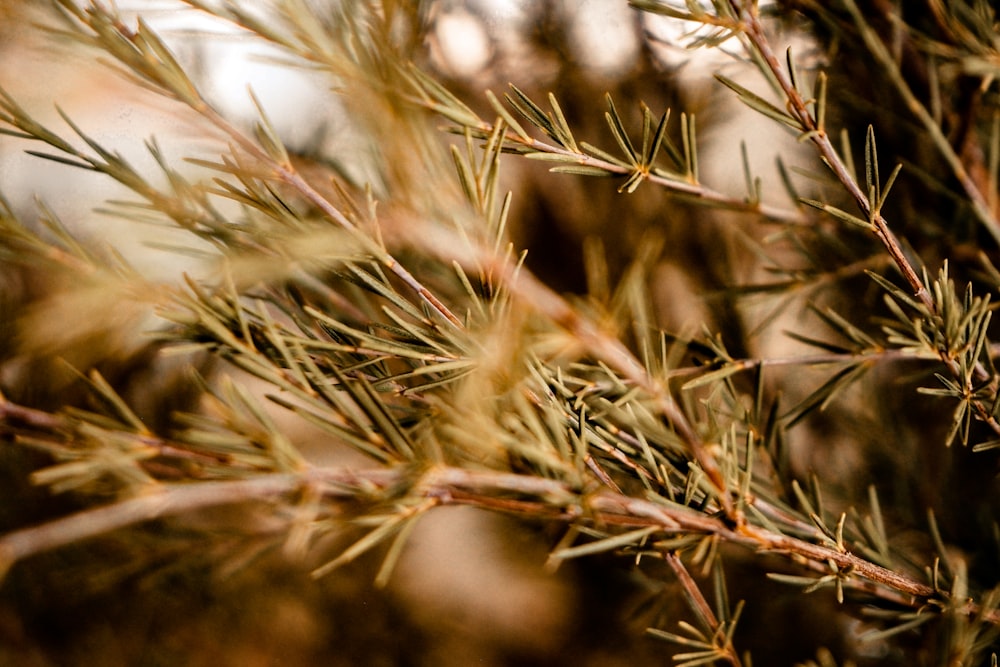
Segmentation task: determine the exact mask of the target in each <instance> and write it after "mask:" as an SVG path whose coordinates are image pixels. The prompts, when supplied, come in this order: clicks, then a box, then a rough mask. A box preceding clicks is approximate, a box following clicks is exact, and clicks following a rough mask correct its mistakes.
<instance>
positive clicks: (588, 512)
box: [0, 466, 1000, 624]
mask: <svg viewBox="0 0 1000 667" xmlns="http://www.w3.org/2000/svg"><path fill="white" fill-rule="evenodd" d="M415 474H416V471H414V470H413V469H412V468H411V467H409V466H396V467H392V468H375V469H369V470H357V469H353V468H338V467H331V468H315V467H314V468H309V469H307V470H304V471H302V472H297V473H273V474H265V475H261V476H258V477H252V478H249V479H243V480H236V481H212V482H197V483H180V484H171V485H167V484H161V485H157V486H155V487H153V488H150V489H148V490H147V492H146V493H144V494H143V495H140V496H136V497H133V498H129V499H126V500H122V501H119V502H116V503H113V504H111V505H105V506H101V507H97V508H93V509H87V510H84V511H82V512H78V513H76V514H72V515H69V516H66V517H63V518H60V519H56V520H53V521H50V522H48V523H44V524H41V525H38V526H32V527H28V528H24V529H21V530H16V531H13V532H10V533H7V534H6V535H4V536H2V537H0V561H2V562H0V564H2V565H3V566H4V571H6V569H7V568H9V567H10V566H12V565H13V564H14V563H16V562H18V561H20V560H23V559H26V558H29V557H31V556H34V555H37V554H40V553H44V552H46V551H51V550H54V549H58V548H61V547H64V546H67V545H69V544H73V543H76V542H79V541H81V540H85V539H89V538H95V537H99V536H101V535H105V534H108V533H110V532H112V531H115V530H119V529H122V528H126V527H129V526H135V525H139V524H142V523H144V522H147V521H151V520H154V519H159V518H164V517H170V516H178V515H182V514H185V513H188V512H193V511H196V510H200V509H205V508H209V507H215V506H219V505H227V504H238V503H246V502H252V501H258V500H266V499H271V498H279V497H282V496H287V495H289V494H292V493H295V492H296V491H297V490H299V489H301V488H303V487H306V486H309V487H310V488H313V489H315V490H317V491H318V492H319V493H321V494H323V495H324V496H326V497H327V498H330V499H337V498H345V499H347V498H369V499H371V500H373V501H377V500H378V498H379V497H380V495H381V494H382V492H384V491H385V490H386V489H389V488H395V487H397V486H398V485H399V484H400V483H401V482H403V481H404V480H406V479H411V478H413V477H414V475H415ZM410 488H411V493H412V494H414V495H416V496H418V497H420V498H423V499H431V498H433V499H435V501H436V503H437V504H439V505H449V504H452V505H473V506H477V507H482V508H487V509H492V510H497V511H503V512H507V513H513V514H517V515H521V516H526V517H536V518H537V517H546V518H549V519H554V520H559V521H568V522H580V521H584V522H588V523H591V524H593V525H596V526H622V527H633V528H641V527H651V526H652V527H658V528H660V529H661V530H662V531H663V532H664V533H666V534H692V533H694V534H704V535H715V536H717V537H718V538H720V539H722V540H725V541H728V542H731V543H733V544H738V545H742V546H744V547H749V548H751V549H754V550H755V551H758V552H760V551H766V552H771V553H775V554H780V555H784V556H785V557H786V558H789V559H790V560H792V561H793V562H798V563H802V562H812V563H816V564H820V565H822V566H823V567H826V566H827V564H830V563H832V564H834V565H836V566H837V567H838V568H839V570H840V571H841V572H845V573H849V574H848V575H847V576H848V577H850V578H856V579H859V581H858V582H857V585H855V586H853V587H854V588H858V589H861V590H864V591H865V592H866V593H868V594H871V595H875V596H879V597H885V598H886V599H887V600H889V601H891V602H893V603H894V604H905V605H906V606H909V607H911V608H921V607H923V606H925V605H926V604H927V603H928V602H930V601H934V600H939V601H941V602H944V601H945V600H946V594H945V593H943V592H941V591H937V590H935V589H934V588H933V587H931V586H929V585H927V584H924V583H922V582H920V581H917V580H915V579H912V578H910V577H908V576H906V575H903V574H900V573H898V572H895V571H893V570H890V569H887V568H885V567H882V566H880V565H877V564H875V563H872V562H871V561H868V560H866V559H864V558H861V557H860V556H857V555H855V554H853V553H851V552H850V551H847V550H846V549H838V548H835V547H832V546H826V545H823V544H816V543H813V542H809V541H807V540H803V539H799V538H795V537H790V536H788V535H783V534H780V533H775V532H772V531H769V530H766V529H763V528H758V527H755V526H751V525H748V524H743V525H741V526H738V527H736V528H733V527H732V526H731V525H730V524H729V523H727V522H726V521H725V520H723V519H722V518H716V517H711V516H707V515H705V514H704V513H702V512H699V511H696V510H693V509H690V508H687V507H683V506H679V505H672V504H669V505H668V504H660V503H655V502H652V501H649V500H643V499H640V498H634V497H630V496H627V495H623V494H620V493H616V492H613V491H609V490H602V491H597V492H595V493H589V494H588V493H586V492H584V491H580V490H576V489H573V488H572V487H570V486H568V485H567V484H565V483H563V482H561V481H559V480H555V479H547V478H541V477H537V476H532V475H518V474H513V473H499V472H489V471H471V470H465V469H460V468H454V467H443V466H442V467H434V468H430V469H428V470H427V471H425V472H424V474H423V475H420V476H418V477H417V482H416V483H415V484H413V485H412V486H411V487H410ZM864 580H866V581H868V582H871V585H865V584H863V583H862V581H864ZM851 581H852V580H851V579H848V582H851ZM959 602H961V604H960V610H961V611H963V612H967V613H970V614H971V613H978V612H979V611H980V609H979V607H978V606H977V605H975V604H974V603H972V602H962V601H959ZM985 620H986V621H987V622H989V623H992V624H1000V612H997V611H991V612H988V613H987V614H986V618H985Z"/></svg>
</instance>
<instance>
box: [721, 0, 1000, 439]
mask: <svg viewBox="0 0 1000 667" xmlns="http://www.w3.org/2000/svg"><path fill="white" fill-rule="evenodd" d="M729 3H730V6H731V7H732V8H733V9H734V11H736V12H737V13H738V14H739V15H740V16H741V21H742V29H743V34H744V35H746V37H747V39H748V40H749V42H750V44H751V46H752V47H753V48H754V49H755V50H756V51H757V53H758V54H759V55H760V57H761V58H762V59H763V61H764V62H765V63H766V64H767V67H768V70H769V71H770V72H771V73H772V74H773V75H774V77H775V80H776V81H777V82H778V85H779V86H780V87H781V91H782V93H783V94H784V95H785V98H786V101H787V104H786V107H787V109H788V112H789V113H790V114H792V115H793V117H794V118H795V120H796V121H797V122H798V123H799V124H800V126H801V128H802V129H803V133H804V134H808V136H809V140H810V141H811V142H812V144H813V145H814V146H815V147H816V149H817V151H818V152H819V154H820V157H821V158H822V160H823V162H824V163H826V164H827V166H828V167H829V168H830V169H831V171H833V173H834V175H835V176H836V177H837V180H838V181H840V183H841V185H842V186H843V187H844V189H845V190H846V191H847V192H848V194H849V195H850V196H851V198H852V199H854V201H855V203H856V204H857V206H858V208H859V209H860V210H861V211H862V213H863V214H864V215H865V217H866V218H867V219H868V220H869V221H870V222H871V224H872V227H873V229H874V231H875V235H876V236H877V237H878V239H879V241H881V243H882V245H883V247H885V249H886V252H888V254H889V256H890V257H891V258H892V261H893V263H894V264H895V265H896V268H897V269H899V272H900V273H902V274H903V278H904V279H905V280H906V282H907V284H908V285H909V286H910V289H911V290H912V292H913V295H914V297H915V298H916V299H917V300H918V301H920V303H921V305H922V306H923V307H924V308H926V309H927V311H928V312H929V313H931V314H932V315H935V316H936V315H938V314H939V313H938V307H937V304H936V303H935V302H934V299H933V298H932V297H931V295H930V293H929V292H928V291H927V288H926V286H925V285H924V283H923V281H922V280H921V278H920V276H919V275H918V274H917V271H916V269H915V268H914V267H913V265H912V264H911V263H910V261H909V260H908V259H907V258H906V255H905V254H904V253H903V250H902V246H901V245H900V243H899V240H898V239H897V238H896V235H895V234H894V233H893V231H892V230H891V229H890V228H889V223H888V222H887V221H886V219H885V218H884V217H882V214H881V213H880V212H879V211H877V210H873V208H872V206H873V203H872V202H870V201H869V199H868V195H867V194H865V193H864V191H863V190H862V189H861V186H860V185H858V183H857V181H856V180H855V179H854V176H853V175H852V174H851V173H850V171H849V170H848V168H847V165H846V164H845V163H844V161H843V160H842V159H841V158H840V155H839V153H838V152H837V150H836V148H835V147H834V146H833V142H831V140H830V137H829V135H828V134H827V132H826V128H824V127H821V126H820V125H819V123H818V121H817V120H816V118H815V117H814V116H813V113H812V112H811V111H810V110H809V107H808V104H807V103H806V101H805V100H804V99H803V98H802V95H801V94H800V93H799V91H798V89H797V88H796V87H795V84H794V83H793V81H792V79H791V77H790V76H789V74H788V72H787V71H786V70H785V68H784V67H783V66H782V65H781V63H780V61H779V60H778V57H777V56H776V55H775V53H774V50H773V49H772V48H771V44H770V41H769V40H768V37H767V34H766V33H765V31H764V27H763V25H762V24H761V22H760V16H759V15H758V10H757V4H756V3H755V2H746V1H745V0H729ZM938 357H939V358H940V360H941V362H942V363H943V364H944V365H945V366H946V367H947V368H948V370H949V372H950V373H951V375H952V376H953V377H954V378H955V379H956V380H958V381H959V382H960V383H962V384H963V385H964V387H965V389H966V391H967V392H968V395H969V396H970V398H969V400H970V402H971V404H972V406H973V409H974V410H975V411H976V415H977V417H978V419H979V420H980V421H982V422H983V423H985V424H986V425H987V426H988V427H989V428H990V429H991V430H993V431H994V432H995V433H997V434H1000V421H998V420H997V419H996V418H995V417H994V416H993V415H992V413H991V411H990V409H989V407H988V406H986V405H984V404H983V402H982V401H980V400H974V399H972V398H971V394H972V388H971V382H966V381H965V380H964V378H963V377H962V374H961V369H960V367H959V364H958V363H957V362H956V361H955V360H954V359H952V358H951V357H950V355H949V352H948V350H945V349H939V350H938ZM973 374H974V375H975V377H976V379H977V380H979V381H989V383H990V386H991V387H992V389H993V391H997V378H994V377H992V376H991V375H990V374H989V372H988V371H987V370H986V368H985V367H984V366H983V364H982V363H981V362H976V363H975V364H974V368H973Z"/></svg>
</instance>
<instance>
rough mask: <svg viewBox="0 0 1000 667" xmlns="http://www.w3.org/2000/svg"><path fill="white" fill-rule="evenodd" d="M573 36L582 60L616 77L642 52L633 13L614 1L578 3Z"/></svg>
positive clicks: (599, 0)
mask: <svg viewBox="0 0 1000 667" xmlns="http://www.w3.org/2000/svg"><path fill="white" fill-rule="evenodd" d="M568 15H569V16H571V17H572V21H573V23H572V26H571V28H570V30H571V33H570V34H571V35H572V37H573V41H574V44H575V47H576V53H575V54H574V55H575V56H576V58H577V59H579V61H580V62H581V63H582V64H584V65H585V66H587V67H590V68H593V69H594V70H597V71H598V72H599V73H601V74H604V75H607V76H613V75H615V74H619V73H620V72H622V71H623V70H625V69H627V68H628V67H630V66H631V65H632V63H633V61H634V60H635V58H636V55H637V54H638V52H639V37H638V35H637V34H636V30H635V24H634V22H633V18H634V17H633V15H632V13H631V12H630V11H624V12H623V11H622V7H621V5H620V4H619V3H618V2H615V1H614V0H590V1H589V2H581V3H579V4H577V5H575V11H571V12H568Z"/></svg>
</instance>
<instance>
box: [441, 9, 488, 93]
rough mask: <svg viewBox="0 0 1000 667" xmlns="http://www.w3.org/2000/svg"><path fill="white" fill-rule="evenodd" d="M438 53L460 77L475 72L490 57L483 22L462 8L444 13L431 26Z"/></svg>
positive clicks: (480, 69)
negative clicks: (432, 26) (433, 25)
mask: <svg viewBox="0 0 1000 667" xmlns="http://www.w3.org/2000/svg"><path fill="white" fill-rule="evenodd" d="M434 33H435V37H436V43H437V47H438V49H439V50H440V53H439V56H440V58H441V60H442V61H443V63H442V64H444V65H445V66H446V67H447V68H448V69H449V70H451V72H452V73H453V74H454V75H456V76H458V77H461V78H468V77H471V76H474V75H476V74H478V73H479V72H480V71H482V69H483V68H485V67H486V65H487V64H488V63H489V61H490V58H491V56H492V50H491V48H490V40H489V36H488V35H487V34H486V29H485V28H484V27H483V24H482V22H481V21H480V20H479V19H478V18H476V17H475V16H474V15H473V14H471V13H470V12H468V11H466V10H464V9H456V10H454V11H451V12H448V13H447V14H443V15H442V16H441V17H440V18H439V19H438V20H437V23H436V25H435V27H434Z"/></svg>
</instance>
